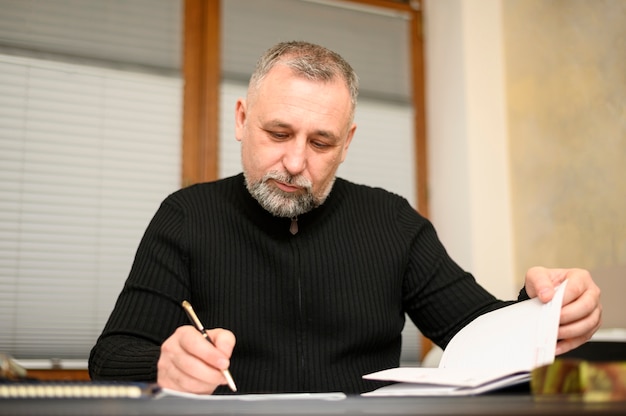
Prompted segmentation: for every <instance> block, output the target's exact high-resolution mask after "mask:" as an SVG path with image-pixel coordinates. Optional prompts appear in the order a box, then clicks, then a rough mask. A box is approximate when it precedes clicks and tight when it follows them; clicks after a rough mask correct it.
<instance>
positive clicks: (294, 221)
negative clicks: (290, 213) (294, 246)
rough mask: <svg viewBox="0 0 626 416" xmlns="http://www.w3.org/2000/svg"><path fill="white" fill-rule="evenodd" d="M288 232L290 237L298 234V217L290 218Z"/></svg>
mask: <svg viewBox="0 0 626 416" xmlns="http://www.w3.org/2000/svg"><path fill="white" fill-rule="evenodd" d="M289 232H290V233H291V235H296V234H297V233H298V217H292V218H291V225H290V226H289Z"/></svg>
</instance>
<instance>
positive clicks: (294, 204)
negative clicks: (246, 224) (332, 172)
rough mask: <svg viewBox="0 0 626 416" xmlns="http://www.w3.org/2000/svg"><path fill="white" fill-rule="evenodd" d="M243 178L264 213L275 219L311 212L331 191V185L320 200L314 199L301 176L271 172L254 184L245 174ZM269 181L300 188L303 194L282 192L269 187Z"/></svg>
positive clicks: (309, 187) (306, 181)
mask: <svg viewBox="0 0 626 416" xmlns="http://www.w3.org/2000/svg"><path fill="white" fill-rule="evenodd" d="M244 177H245V179H246V188H248V192H250V194H251V195H252V196H253V197H254V199H256V200H257V201H258V203H259V204H261V206H262V207H263V208H264V209H265V210H266V211H268V212H269V213H270V214H272V215H274V216H277V217H286V218H294V217H297V216H298V215H301V214H304V213H307V212H309V211H311V210H312V209H314V208H316V207H318V206H320V205H321V204H322V203H323V202H324V201H325V200H326V197H327V196H328V194H329V193H330V189H332V183H331V185H330V186H329V187H328V189H327V190H326V192H324V194H323V195H322V197H321V198H315V195H313V191H312V186H311V183H310V182H309V181H308V180H307V179H305V178H303V177H301V176H291V175H287V174H281V173H279V172H276V171H272V172H268V173H266V174H265V176H263V178H262V179H261V180H259V181H256V182H250V180H249V179H248V177H247V175H246V174H245V172H244ZM270 179H274V180H278V181H281V182H285V183H289V184H292V185H296V186H300V187H302V188H303V189H304V191H305V192H304V193H298V194H297V195H294V194H291V193H289V192H284V191H282V190H281V189H279V188H277V187H276V186H272V185H269V184H268V183H267V182H268V180H270ZM333 183H334V181H333Z"/></svg>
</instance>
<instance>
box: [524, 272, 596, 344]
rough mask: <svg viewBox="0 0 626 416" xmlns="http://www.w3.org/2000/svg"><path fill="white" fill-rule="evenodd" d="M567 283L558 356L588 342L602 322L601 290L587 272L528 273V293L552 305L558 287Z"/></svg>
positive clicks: (526, 280)
mask: <svg viewBox="0 0 626 416" xmlns="http://www.w3.org/2000/svg"><path fill="white" fill-rule="evenodd" d="M565 280H567V281H568V282H567V287H566V288H565V293H564V296H563V306H562V308H561V317H560V324H559V332H558V335H557V339H558V340H559V341H558V342H557V345H556V355H559V354H563V353H566V352H567V351H570V350H573V349H574V348H576V347H578V346H580V345H582V344H584V343H585V342H587V341H588V340H589V339H590V338H591V336H592V335H593V334H594V332H596V331H597V330H598V328H600V325H601V323H602V305H601V304H600V288H599V287H598V286H597V285H596V284H595V283H594V281H593V279H592V278H591V275H590V274H589V272H588V271H587V270H583V269H547V268H544V267H533V268H531V269H529V270H528V272H527V273H526V279H525V287H526V292H527V293H528V296H530V297H531V298H534V297H538V298H539V299H540V300H541V301H542V302H549V301H550V300H551V299H552V296H554V291H555V288H556V287H557V286H558V285H559V284H561V283H562V282H564V281H565Z"/></svg>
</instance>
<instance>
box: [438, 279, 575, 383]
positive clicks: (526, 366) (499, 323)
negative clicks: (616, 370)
mask: <svg viewBox="0 0 626 416" xmlns="http://www.w3.org/2000/svg"><path fill="white" fill-rule="evenodd" d="M566 285H567V281H566V282H563V283H562V284H561V285H559V287H558V288H557V290H556V293H555V294H554V297H553V298H552V300H551V301H550V302H548V303H541V301H540V300H539V299H537V298H534V299H529V300H527V301H524V302H518V303H515V304H513V305H510V306H507V307H504V308H501V309H498V310H495V311H492V312H489V313H486V314H484V315H482V316H479V317H478V318H476V319H475V320H473V321H472V322H470V323H469V324H468V325H467V326H466V327H465V328H463V329H461V330H460V331H459V332H458V333H457V334H456V335H455V336H454V338H452V340H451V341H450V343H449V344H448V346H447V347H446V349H445V351H444V352H443V355H442V356H441V361H440V362H439V367H440V368H497V369H500V370H509V371H518V370H527V371H530V370H532V369H533V368H535V367H539V366H542V365H546V364H550V363H552V362H553V361H554V353H555V349H556V341H557V339H556V336H557V332H558V328H559V318H560V313H561V305H562V303H563V294H564V292H565V286H566Z"/></svg>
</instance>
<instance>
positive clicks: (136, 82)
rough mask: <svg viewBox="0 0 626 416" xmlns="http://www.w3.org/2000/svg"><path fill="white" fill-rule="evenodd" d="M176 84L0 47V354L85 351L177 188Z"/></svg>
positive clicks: (166, 79) (175, 80) (54, 354)
mask: <svg viewBox="0 0 626 416" xmlns="http://www.w3.org/2000/svg"><path fill="white" fill-rule="evenodd" d="M181 90H182V82H181V80H180V79H178V78H173V77H171V76H168V77H162V76H157V75H147V74H139V73H132V72H123V71H118V70H113V69H105V68H95V67H90V66H81V65H75V64H68V63H61V62H52V61H43V60H39V59H34V58H25V57H17V56H6V55H0V351H3V352H6V353H9V354H12V355H14V356H15V357H18V358H30V357H37V358H41V357H57V358H76V357H79V358H85V357H86V356H87V355H88V353H89V350H90V349H91V347H92V346H93V344H94V343H95V340H96V338H97V336H98V335H99V333H100V331H101V330H102V328H103V326H104V323H105V321H106V319H107V318H108V315H109V313H110V311H111V309H112V307H113V304H114V302H115V299H116V298H117V295H118V294H119V291H120V290H121V288H122V285H123V282H124V280H125V279H126V277H127V275H128V271H129V269H130V265H131V262H132V259H133V256H134V252H135V250H136V247H137V244H138V242H139V240H140V238H141V236H142V234H143V231H144V230H145V227H146V226H147V224H148V221H149V220H150V218H151V217H152V215H153V214H154V212H155V210H156V209H157V207H158V204H159V203H160V201H161V200H162V199H163V198H164V197H165V196H166V195H167V194H168V193H169V192H172V191H173V190H175V189H177V188H178V187H179V178H180V157H181V155H180V148H181V146H180V128H181V127H180V123H181V108H182V103H181Z"/></svg>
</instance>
